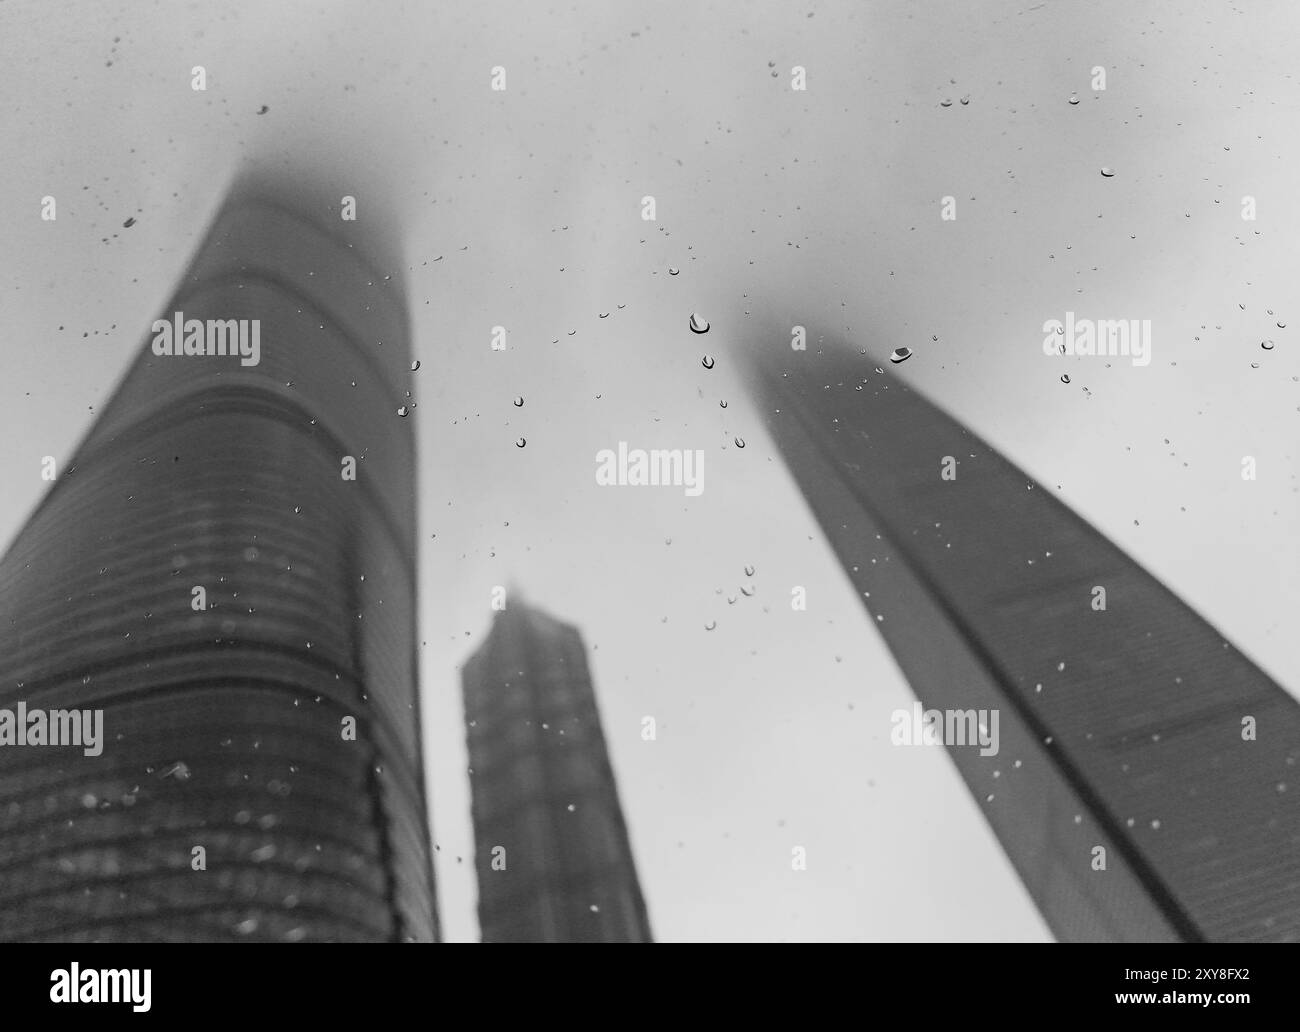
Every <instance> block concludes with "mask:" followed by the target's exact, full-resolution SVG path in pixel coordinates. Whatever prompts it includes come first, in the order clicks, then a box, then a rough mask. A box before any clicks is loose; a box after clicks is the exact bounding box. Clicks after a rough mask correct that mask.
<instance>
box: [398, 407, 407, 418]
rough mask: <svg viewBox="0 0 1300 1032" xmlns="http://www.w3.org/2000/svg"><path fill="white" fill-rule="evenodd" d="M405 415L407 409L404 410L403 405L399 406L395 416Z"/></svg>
mask: <svg viewBox="0 0 1300 1032" xmlns="http://www.w3.org/2000/svg"><path fill="white" fill-rule="evenodd" d="M406 413H407V408H406V406H405V405H403V406H401V407H400V408H399V409H398V410H397V414H398V415H399V416H405V415H406Z"/></svg>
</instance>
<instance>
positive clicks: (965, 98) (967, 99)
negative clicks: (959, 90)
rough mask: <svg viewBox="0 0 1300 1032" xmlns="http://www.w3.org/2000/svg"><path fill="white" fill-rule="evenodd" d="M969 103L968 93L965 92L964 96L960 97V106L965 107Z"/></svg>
mask: <svg viewBox="0 0 1300 1032" xmlns="http://www.w3.org/2000/svg"><path fill="white" fill-rule="evenodd" d="M969 103H970V94H969V93H968V94H966V96H964V97H962V98H961V106H962V107H965V106H966V105H967V104H969Z"/></svg>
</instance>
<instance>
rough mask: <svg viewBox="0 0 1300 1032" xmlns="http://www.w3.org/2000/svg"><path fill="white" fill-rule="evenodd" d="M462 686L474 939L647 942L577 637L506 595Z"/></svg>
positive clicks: (642, 907) (645, 922)
mask: <svg viewBox="0 0 1300 1032" xmlns="http://www.w3.org/2000/svg"><path fill="white" fill-rule="evenodd" d="M463 685H464V699H465V720H466V723H467V738H468V743H469V762H470V783H471V786H472V790H473V804H472V808H473V818H474V841H475V867H476V873H477V875H478V887H479V903H478V912H479V925H480V928H481V932H482V939H483V941H484V942H649V941H651V940H650V924H649V920H648V919H647V916H646V908H645V902H644V900H643V899H642V897H641V889H640V887H639V885H638V883H637V876H636V869H635V867H634V865H633V861H632V850H631V846H630V844H629V841H628V834H627V828H626V826H625V825H624V822H623V813H622V809H621V808H620V806H619V801H618V793H617V790H616V787H615V783H614V774H613V771H612V769H611V768H610V764H609V756H608V753H607V751H606V748H605V739H604V735H603V734H602V733H601V726H600V715H599V712H598V710H597V706H596V697H595V692H594V689H593V687H592V682H591V674H590V672H589V670H588V668H587V657H586V652H585V650H584V648H583V644H582V638H581V636H580V635H579V633H578V631H577V630H576V629H575V628H573V627H570V626H568V625H566V624H563V623H560V622H559V621H557V620H554V619H552V618H551V617H549V616H547V615H546V614H544V613H542V612H540V611H538V610H537V609H534V608H531V607H529V606H527V605H525V604H524V603H522V602H519V601H516V600H514V599H512V600H511V601H510V602H509V604H508V607H507V608H506V609H505V610H503V611H501V612H500V613H498V614H497V617H496V619H495V620H494V621H493V624H492V629H491V631H490V633H489V635H488V638H487V641H486V642H485V643H484V644H483V645H482V646H481V647H480V648H479V649H478V651H477V652H475V653H474V655H473V656H471V657H470V659H469V660H468V661H467V662H466V663H465V667H464V671H463Z"/></svg>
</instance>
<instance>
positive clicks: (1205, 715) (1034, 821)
mask: <svg viewBox="0 0 1300 1032" xmlns="http://www.w3.org/2000/svg"><path fill="white" fill-rule="evenodd" d="M751 374H752V378H753V386H754V388H755V391H756V394H757V396H758V398H759V399H760V400H761V403H762V405H763V408H764V410H765V411H766V412H767V414H768V415H767V420H768V427H769V430H770V432H771V433H772V435H773V437H774V438H775V440H776V442H777V444H778V447H779V448H780V450H781V452H782V453H783V454H784V457H785V459H786V463H787V465H788V467H789V469H790V470H791V472H792V474H793V476H794V478H795V479H796V481H797V482H798V483H799V485H800V487H801V488H802V490H803V493H804V496H805V498H806V499H807V501H808V503H809V505H810V506H811V507H812V509H813V512H814V513H815V515H816V518H817V520H818V521H819V523H820V524H821V527H822V529H823V531H824V532H825V534H826V536H827V538H828V540H829V542H830V544H831V546H832V548H833V549H834V550H835V552H836V554H837V555H838V557H839V560H840V563H841V565H842V567H843V569H844V572H845V575H846V576H847V577H848V578H849V580H850V581H851V582H852V584H853V588H854V592H855V593H856V594H857V595H858V597H859V598H860V599H861V600H862V602H863V604H864V605H865V606H866V609H867V611H868V613H869V614H870V615H871V617H872V621H871V623H872V625H873V626H875V627H876V628H877V629H878V630H879V631H880V633H881V634H882V635H883V636H884V639H885V641H886V642H887V643H888V645H889V647H890V649H891V650H892V652H893V654H894V657H895V658H896V660H897V661H898V663H899V665H900V666H901V667H902V669H903V672H904V673H905V675H906V676H907V678H908V681H909V682H910V684H911V686H912V688H913V690H914V691H915V693H916V695H917V696H918V698H919V699H920V701H921V703H922V704H923V705H924V706H925V707H927V708H932V709H934V710H938V711H941V712H942V711H950V710H953V711H968V710H972V709H973V710H976V711H977V712H978V711H984V712H986V713H989V712H991V711H993V710H996V711H997V713H998V716H999V718H1000V728H999V737H1000V743H999V749H998V752H997V753H996V754H991V755H982V751H981V749H980V748H979V747H974V746H971V745H953V744H951V743H949V749H948V752H949V755H950V756H951V757H952V759H953V762H954V763H955V764H956V766H957V768H958V770H959V771H960V772H961V774H962V776H963V778H964V779H965V781H966V784H967V786H968V787H969V789H970V791H971V793H972V795H973V796H974V797H975V799H976V801H977V803H978V804H979V806H980V807H981V809H982V810H983V812H984V815H985V817H986V818H987V820H988V822H989V824H990V825H991V827H992V829H993V831H994V832H995V833H996V834H997V836H998V838H999V839H1000V841H1001V843H1002V846H1003V848H1004V849H1005V851H1006V853H1007V855H1008V857H1009V858H1010V859H1011V861H1012V863H1013V864H1014V865H1015V867H1016V869H1017V870H1018V872H1019V874H1020V876H1021V878H1022V879H1023V881H1024V884H1025V885H1026V886H1027V888H1028V890H1029V892H1030V893H1031V894H1032V896H1033V898H1034V900H1035V901H1036V903H1037V904H1038V906H1039V908H1040V910H1041V911H1042V913H1043V915H1044V917H1045V919H1046V920H1047V922H1048V924H1049V925H1050V926H1051V928H1052V930H1053V931H1054V933H1055V934H1056V935H1057V936H1058V938H1060V939H1062V940H1074V941H1164V940H1184V941H1248V940H1275V941H1276V940H1295V939H1297V938H1298V937H1300V806H1298V805H1297V801H1298V800H1297V796H1296V788H1297V783H1296V775H1295V772H1296V766H1295V764H1296V763H1297V762H1298V761H1300V706H1297V703H1296V701H1295V699H1293V698H1292V697H1291V696H1290V695H1288V694H1287V693H1286V692H1285V691H1284V690H1283V689H1282V688H1281V687H1280V686H1279V685H1277V684H1276V683H1275V682H1273V681H1272V680H1271V679H1270V678H1269V677H1268V676H1267V675H1265V674H1264V673H1263V672H1262V671H1261V670H1260V669H1259V668H1258V667H1256V666H1255V665H1254V664H1253V663H1252V662H1250V660H1249V659H1248V658H1247V657H1246V656H1244V655H1242V654H1241V653H1240V652H1238V651H1237V650H1236V649H1235V648H1233V647H1232V646H1231V645H1230V644H1229V643H1228V642H1226V641H1225V640H1224V638H1223V636H1222V635H1221V634H1219V633H1218V632H1217V631H1216V630H1215V629H1214V628H1213V627H1211V626H1210V625H1209V624H1208V623H1206V621H1205V620H1203V619H1202V618H1201V617H1199V616H1198V615H1197V614H1196V613H1195V612H1193V611H1192V610H1191V608H1190V607H1188V606H1187V605H1185V604H1184V603H1183V602H1182V601H1181V600H1180V599H1179V598H1178V597H1177V596H1175V595H1174V594H1173V593H1172V592H1170V591H1169V590H1168V589H1166V588H1165V587H1164V586H1163V585H1162V584H1160V583H1159V582H1158V581H1157V580H1156V579H1155V578H1154V577H1152V576H1151V575H1150V574H1149V573H1147V572H1146V571H1145V570H1144V569H1143V568H1142V567H1141V566H1140V565H1139V564H1138V563H1137V562H1135V561H1134V560H1133V559H1132V558H1131V557H1129V556H1128V555H1126V554H1125V553H1124V552H1122V551H1121V550H1120V549H1119V548H1117V547H1116V546H1115V545H1114V544H1112V543H1111V542H1110V541H1109V540H1108V539H1107V538H1106V537H1104V536H1103V535H1102V534H1100V533H1099V532H1098V531H1096V530H1095V529H1094V528H1093V527H1091V526H1089V525H1088V524H1087V523H1086V522H1085V521H1084V520H1083V519H1082V518H1080V517H1079V516H1078V515H1077V514H1076V513H1074V512H1073V511H1072V510H1070V509H1069V508H1067V507H1066V506H1065V505H1064V504H1062V503H1061V502H1060V501H1059V500H1058V499H1057V498H1055V497H1054V496H1053V492H1052V490H1051V489H1050V487H1045V486H1043V485H1042V484H1038V483H1035V482H1034V481H1033V479H1032V478H1030V477H1028V476H1026V475H1025V474H1024V473H1023V472H1022V471H1020V470H1019V469H1017V468H1016V467H1015V466H1014V465H1012V464H1011V463H1010V462H1008V461H1007V460H1006V459H1005V458H1003V457H1002V456H1001V455H999V454H998V453H997V452H996V451H995V450H994V449H992V448H990V447H989V446H988V445H987V444H985V443H984V442H983V441H981V440H980V439H979V438H978V437H977V436H976V435H975V434H973V433H971V432H970V431H969V430H968V429H967V428H965V427H964V426H962V425H961V424H960V423H958V422H957V421H956V420H954V419H952V418H950V417H949V416H947V415H946V414H944V413H943V412H942V411H940V410H939V409H938V408H937V407H935V406H934V405H933V404H931V403H930V402H929V401H927V400H926V399H925V398H923V397H922V396H921V395H920V394H918V393H917V392H915V391H913V390H911V389H910V388H909V387H907V385H905V384H904V383H902V382H901V381H899V380H897V379H896V378H894V377H893V376H891V375H890V374H889V373H888V372H887V371H886V370H884V369H882V368H879V367H876V366H874V363H872V362H871V361H870V360H869V359H865V358H861V357H859V356H857V355H856V354H854V353H853V352H852V350H851V349H847V348H846V349H844V351H843V352H840V353H830V354H817V353H813V352H802V353H801V352H792V351H790V350H789V349H788V348H787V349H785V350H784V352H783V354H782V353H781V349H780V348H774V349H773V352H772V354H771V355H768V356H764V358H763V359H762V360H760V361H758V362H756V363H754V364H753V367H752V369H751ZM1098 588H1101V589H1103V591H1104V595H1103V594H1099V593H1098V590H1097V589H1098ZM1099 599H1101V600H1102V601H1103V604H1102V605H1101V606H1099V605H1098V600H1099Z"/></svg>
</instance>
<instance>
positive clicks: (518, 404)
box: [515, 394, 524, 408]
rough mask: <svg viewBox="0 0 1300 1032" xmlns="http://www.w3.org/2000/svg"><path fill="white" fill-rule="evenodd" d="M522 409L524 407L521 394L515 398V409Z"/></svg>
mask: <svg viewBox="0 0 1300 1032" xmlns="http://www.w3.org/2000/svg"><path fill="white" fill-rule="evenodd" d="M523 407H524V396H523V395H522V394H521V395H519V396H518V397H517V398H515V408H523Z"/></svg>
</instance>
